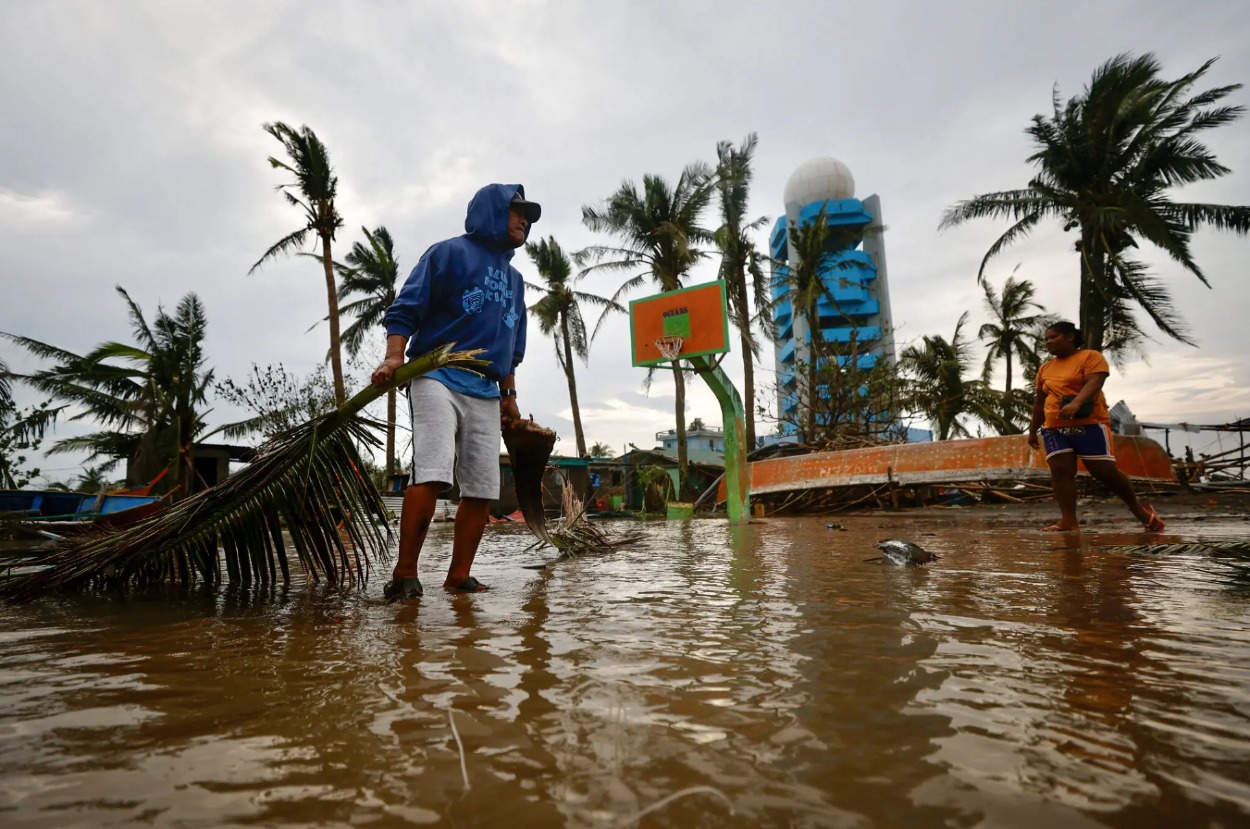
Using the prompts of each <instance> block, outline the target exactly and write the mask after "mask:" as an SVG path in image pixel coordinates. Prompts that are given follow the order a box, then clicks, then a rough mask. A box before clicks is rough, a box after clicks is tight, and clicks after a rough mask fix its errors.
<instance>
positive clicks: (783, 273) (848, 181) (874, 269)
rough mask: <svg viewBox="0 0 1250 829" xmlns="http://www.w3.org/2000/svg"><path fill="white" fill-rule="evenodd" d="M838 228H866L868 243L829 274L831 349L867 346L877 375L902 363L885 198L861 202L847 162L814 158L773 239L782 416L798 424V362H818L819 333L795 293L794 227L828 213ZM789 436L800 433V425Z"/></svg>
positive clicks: (826, 309) (833, 264) (867, 360)
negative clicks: (879, 365)
mask: <svg viewBox="0 0 1250 829" xmlns="http://www.w3.org/2000/svg"><path fill="white" fill-rule="evenodd" d="M822 207H823V208H824V210H825V222H826V223H827V224H829V225H830V226H837V227H843V228H854V229H862V230H863V231H864V237H863V241H862V243H855V244H853V245H852V246H849V247H846V248H842V249H838V250H835V251H834V252H833V256H832V257H831V258H830V263H829V265H828V267H827V268H826V269H825V272H824V273H823V274H822V278H823V280H824V282H825V285H826V286H827V288H828V292H829V294H830V295H831V296H832V298H833V301H832V302H831V301H830V300H829V299H828V298H822V299H821V300H820V303H819V306H818V309H819V312H820V329H821V335H822V337H823V338H824V340H825V341H826V342H838V343H847V344H849V343H850V342H852V340H854V341H855V342H856V343H860V344H865V349H864V351H865V352H866V353H861V354H860V355H859V357H858V358H857V360H858V364H859V365H860V366H862V367H864V368H871V367H872V366H873V365H874V364H875V363H876V361H877V360H889V361H891V362H893V361H894V326H893V322H892V317H891V314H890V291H889V283H888V279H887V275H886V264H885V240H884V238H883V236H882V230H883V229H884V225H883V224H882V220H881V197H880V196H876V195H873V196H869V197H868V198H866V199H864V200H863V201H860V200H859V199H857V198H855V179H854V178H853V177H852V176H851V171H850V170H849V169H847V166H846V165H845V164H843V163H842V162H841V161H838V160H837V159H834V158H813V159H811V160H810V161H807V162H804V163H803V164H800V165H799V167H798V169H796V170H795V171H794V173H793V174H792V175H791V176H790V179H789V180H788V181H787V182H786V189H785V209H786V213H785V215H784V216H781V217H779V218H778V219H777V221H776V223H775V224H774V225H773V229H772V233H771V234H769V249H770V252H771V254H772V258H773V260H774V262H784V263H787V264H786V265H774V266H773V279H772V289H771V290H772V298H773V300H774V301H775V302H776V304H775V305H774V306H773V311H772V317H773V322H774V323H775V324H776V326H777V341H776V370H777V385H778V408H779V411H778V415H779V416H780V418H781V419H782V420H783V422H784V421H788V422H789V423H791V424H792V423H795V422H797V421H798V420H799V418H798V417H797V414H798V411H799V408H800V406H801V405H802V402H803V401H801V400H800V399H799V398H800V395H801V394H803V393H804V390H803V389H802V387H801V385H800V384H799V383H798V382H797V379H796V376H795V364H796V362H807V361H808V360H809V359H810V344H811V334H810V332H809V331H808V330H807V323H806V321H805V320H804V319H803V318H802V317H801V316H800V315H799V314H796V313H795V311H794V308H793V307H792V304H791V301H790V299H789V298H788V296H787V294H789V292H790V288H789V285H788V284H787V280H788V273H789V270H790V267H792V266H793V265H795V264H796V263H797V258H796V256H795V255H794V254H793V253H792V250H793V246H792V245H791V240H790V228H791V225H797V226H799V227H802V226H804V225H808V224H810V223H811V222H813V221H815V220H816V218H817V216H818V215H819V214H820V211H821V208H822ZM788 431H790V432H793V426H790V427H789V429H788Z"/></svg>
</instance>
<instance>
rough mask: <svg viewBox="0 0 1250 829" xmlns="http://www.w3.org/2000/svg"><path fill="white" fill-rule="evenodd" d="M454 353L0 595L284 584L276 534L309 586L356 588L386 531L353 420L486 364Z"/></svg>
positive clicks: (417, 367)
mask: <svg viewBox="0 0 1250 829" xmlns="http://www.w3.org/2000/svg"><path fill="white" fill-rule="evenodd" d="M453 347H454V346H453V345H446V346H443V347H442V348H438V349H435V350H434V351H431V352H429V353H428V354H424V355H422V356H420V357H417V358H416V359H415V360H412V361H411V362H409V363H408V364H407V365H405V366H403V367H401V368H400V369H398V370H397V371H396V372H395V376H394V379H393V380H392V382H391V384H390V385H389V386H387V387H377V386H369V387H368V388H366V389H365V390H364V391H362V392H360V393H359V394H357V395H356V396H355V397H353V398H352V399H351V400H349V401H347V402H346V403H345V404H343V406H341V407H340V408H339V409H337V410H335V411H333V412H330V413H328V414H326V415H322V416H321V417H317V418H314V419H313V420H311V421H309V422H307V423H305V424H303V425H300V426H297V427H295V428H293V429H289V430H287V431H286V432H283V433H281V434H279V435H276V436H275V437H274V438H272V439H271V440H269V441H268V442H267V443H265V444H264V445H263V446H262V447H261V448H260V449H259V450H258V451H257V456H256V459H255V460H254V461H253V462H252V463H251V464H250V465H248V466H247V467H246V468H245V469H243V470H241V471H240V472H238V473H236V474H234V475H231V476H230V477H229V478H227V479H226V480H225V481H224V482H223V483H221V484H219V485H218V486H215V487H212V488H210V489H207V490H205V491H203V492H200V493H197V494H196V495H193V496H191V497H190V498H187V499H186V500H184V501H181V502H179V503H178V504H176V505H174V506H173V507H171V508H170V509H169V510H168V511H166V512H164V513H161V514H160V515H157V516H154V517H153V518H150V519H148V520H145V521H143V522H140V523H138V524H135V525H133V526H131V527H128V528H126V529H124V530H119V531H117V532H114V533H111V534H109V535H107V536H104V537H103V538H97V539H92V540H88V541H85V542H83V543H80V544H78V545H76V546H73V547H68V548H65V549H61V550H58V551H56V552H55V553H53V554H51V555H50V556H48V558H47V559H45V564H46V565H47V566H46V567H44V568H43V569H41V570H39V571H37V572H35V573H30V574H24V575H19V576H16V577H13V578H12V579H10V580H8V581H6V582H4V583H3V584H0V596H4V597H5V598H7V599H9V600H10V601H16V602H23V601H29V600H31V599H34V598H37V597H39V596H41V595H44V594H47V593H52V592H57V591H72V590H79V589H83V588H85V587H92V586H96V587H104V588H123V587H127V586H138V585H143V584H150V583H155V582H162V581H169V582H175V583H180V584H184V585H189V584H191V583H193V582H195V581H197V580H203V581H204V582H207V583H209V584H215V583H219V582H221V581H222V580H223V573H222V567H223V564H224V567H225V579H226V580H228V581H230V582H232V583H239V584H243V585H249V584H252V583H253V582H256V583H273V582H277V581H282V582H286V581H288V580H289V579H290V563H289V561H288V558H287V541H286V539H285V537H284V533H283V530H284V529H285V530H286V534H287V535H289V537H290V545H291V546H292V547H294V549H295V553H296V557H297V559H298V561H299V563H300V564H301V565H302V566H303V568H304V570H305V572H306V574H307V577H308V579H309V581H311V582H314V583H318V582H320V581H322V580H324V581H326V582H327V583H329V584H342V583H350V582H352V581H354V580H357V579H363V577H364V575H365V572H366V569H367V566H368V563H367V557H366V556H367V555H374V556H376V555H378V554H380V553H381V552H382V551H384V550H385V549H386V543H387V536H388V535H389V524H388V523H387V522H386V508H385V506H384V505H383V504H382V501H381V498H380V496H379V494H378V491H377V489H376V488H375V487H374V486H373V484H372V482H371V481H369V480H368V479H367V477H366V476H365V475H364V473H363V470H364V468H365V467H364V464H363V462H362V461H361V459H360V455H359V453H358V450H357V448H356V447H357V445H358V444H370V445H377V439H376V438H375V437H374V436H373V435H372V434H371V432H370V429H371V427H372V426H374V425H375V424H374V423H373V422H372V421H370V420H368V419H366V418H364V417H362V416H361V415H360V411H361V410H362V409H363V408H364V407H365V406H367V405H368V404H369V403H371V402H373V401H374V400H376V399H377V398H378V397H380V396H381V395H382V394H384V393H385V392H386V390H387V388H389V387H393V386H397V385H401V384H403V383H406V382H408V381H410V380H412V379H413V378H416V377H420V376H422V375H424V374H426V373H428V372H430V371H433V370H434V369H437V368H444V367H451V368H461V369H466V370H470V371H472V370H473V369H475V368H478V367H480V366H483V365H485V363H484V362H483V361H481V360H478V359H475V357H476V355H477V354H479V353H480V351H453V350H452V348H453ZM380 527H387V529H386V530H383V529H381V528H380Z"/></svg>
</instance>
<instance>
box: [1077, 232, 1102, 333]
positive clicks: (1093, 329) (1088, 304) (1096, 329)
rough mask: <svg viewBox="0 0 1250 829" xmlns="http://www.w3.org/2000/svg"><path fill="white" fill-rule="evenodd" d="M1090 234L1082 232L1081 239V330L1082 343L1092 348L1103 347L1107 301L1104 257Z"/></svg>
mask: <svg viewBox="0 0 1250 829" xmlns="http://www.w3.org/2000/svg"><path fill="white" fill-rule="evenodd" d="M1092 235H1093V234H1092V233H1083V234H1082V237H1083V238H1082V240H1081V248H1082V251H1081V309H1080V318H1081V333H1082V334H1083V335H1084V337H1085V345H1086V346H1087V347H1089V348H1091V349H1093V350H1094V351H1101V350H1102V348H1103V345H1104V344H1103V337H1104V334H1105V333H1106V321H1107V302H1106V299H1105V297H1103V295H1102V286H1103V285H1105V284H1106V275H1105V273H1104V271H1105V269H1106V257H1105V255H1104V254H1103V252H1102V251H1101V250H1099V249H1098V243H1097V240H1096V239H1092V238H1090V237H1091V236H1092Z"/></svg>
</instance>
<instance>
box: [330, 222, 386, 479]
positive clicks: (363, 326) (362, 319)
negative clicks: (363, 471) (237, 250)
mask: <svg viewBox="0 0 1250 829" xmlns="http://www.w3.org/2000/svg"><path fill="white" fill-rule="evenodd" d="M361 231H362V232H363V233H364V234H365V241H366V242H367V244H366V243H361V242H356V243H354V244H353V245H352V249H351V250H350V251H349V252H348V254H347V256H345V257H344V260H345V261H346V264H345V265H338V264H336V265H335V269H336V270H337V271H338V273H339V277H340V278H341V279H342V281H341V282H340V283H339V297H340V298H341V299H343V300H344V301H346V300H347V298H348V297H360V298H359V299H353V300H352V301H351V302H348V303H346V304H345V305H342V306H340V308H339V314H340V315H342V316H349V315H350V316H354V317H355V318H356V319H355V321H354V322H352V324H351V325H349V326H347V328H346V329H344V330H343V345H344V347H346V348H347V353H348V354H350V355H351V356H353V357H355V356H356V355H357V354H359V353H360V349H361V348H363V347H364V345H365V342H366V340H368V339H372V338H373V337H374V336H376V335H377V333H378V332H379V331H380V330H381V329H382V321H383V320H384V319H385V317H386V310H387V309H388V308H390V307H391V305H393V304H394V302H395V294H396V289H395V283H396V282H397V281H398V279H399V260H398V259H396V258H395V242H394V241H393V240H392V239H391V234H390V231H388V230H387V229H386V228H385V227H383V226H378V227H377V228H376V229H375V230H372V231H370V230H369V229H367V228H363V227H362V228H361ZM395 394H396V391H395V389H394V388H392V389H390V390H389V391H387V393H386V474H387V475H391V474H392V473H394V472H395V471H396V470H395Z"/></svg>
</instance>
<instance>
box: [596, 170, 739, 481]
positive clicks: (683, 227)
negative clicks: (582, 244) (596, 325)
mask: <svg viewBox="0 0 1250 829" xmlns="http://www.w3.org/2000/svg"><path fill="white" fill-rule="evenodd" d="M713 189H714V182H713V180H712V171H711V170H710V169H709V168H708V166H707V165H706V164H702V163H698V162H696V163H694V164H690V165H687V166H686V168H685V169H684V170H682V173H681V176H680V177H679V178H678V179H677V183H676V185H674V186H671V187H670V186H669V184H668V182H666V181H665V180H664V179H663V178H661V177H660V176H657V175H645V176H643V177H642V190H641V191H639V190H638V187H637V186H636V185H635V184H634V183H633V182H632V181H624V182H622V183H621V186H620V187H619V188H618V189H617V191H616V192H615V193H613V194H612V195H611V196H609V197H608V199H607V201H606V202H605V204H604V205H603V206H602V207H591V206H589V205H587V206H583V207H582V222H583V223H584V224H585V225H586V227H588V228H589V229H590V230H592V231H594V232H596V233H607V234H611V235H613V236H616V237H618V239H619V240H620V245H619V246H617V247H613V246H609V245H592V246H590V247H588V248H586V249H585V250H582V251H580V252H579V253H578V254H577V255H576V256H575V257H574V260H575V261H576V262H577V264H578V265H579V266H584V265H586V264H587V263H590V266H589V267H586V270H585V271H583V273H590V272H592V271H596V270H604V271H633V272H634V273H632V274H631V275H630V276H629V277H628V278H627V279H626V280H625V282H623V283H622V284H621V286H620V287H619V288H617V290H616V293H615V294H613V295H612V299H611V302H613V303H614V304H618V305H619V302H620V300H621V298H622V297H624V296H625V295H626V294H628V293H629V292H630V291H633V290H635V289H637V288H639V287H641V286H642V285H643V284H644V283H645V282H646V280H647V278H648V277H649V278H650V279H651V281H652V283H654V285H655V286H656V287H657V288H659V290H661V291H675V290H677V289H678V288H680V287H682V280H683V279H684V278H685V276H686V274H688V273H689V272H690V269H691V268H692V267H694V265H695V264H696V263H697V262H699V260H701V259H703V258H704V257H706V256H707V254H706V253H705V252H704V251H702V250H700V249H699V248H698V247H696V246H697V245H699V244H708V243H710V242H712V234H711V233H710V232H708V231H707V230H706V229H704V228H703V227H702V226H701V225H700V224H699V220H700V217H701V216H702V214H703V211H704V209H706V208H707V206H708V204H709V202H710V201H711V199H712V193H713ZM639 268H641V270H637V269H639ZM604 313H605V314H606V313H607V312H606V311H605V312H604ZM599 322H600V324H602V322H603V317H600V320H599ZM673 383H674V385H675V386H676V403H675V414H676V418H677V468H678V474H679V475H680V476H681V481H682V485H683V486H685V484H686V482H687V481H688V480H689V477H690V463H689V459H688V457H687V454H686V417H685V415H686V386H685V382H684V378H683V376H682V372H681V369H680V368H679V367H678V366H677V364H676V363H674V364H673Z"/></svg>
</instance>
